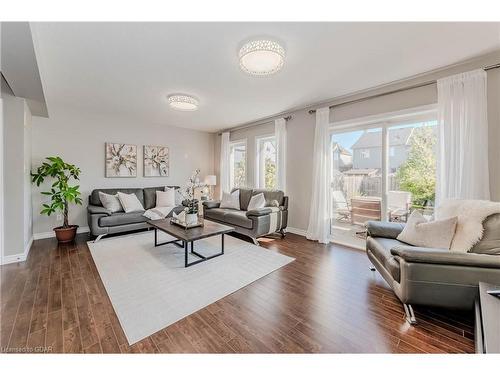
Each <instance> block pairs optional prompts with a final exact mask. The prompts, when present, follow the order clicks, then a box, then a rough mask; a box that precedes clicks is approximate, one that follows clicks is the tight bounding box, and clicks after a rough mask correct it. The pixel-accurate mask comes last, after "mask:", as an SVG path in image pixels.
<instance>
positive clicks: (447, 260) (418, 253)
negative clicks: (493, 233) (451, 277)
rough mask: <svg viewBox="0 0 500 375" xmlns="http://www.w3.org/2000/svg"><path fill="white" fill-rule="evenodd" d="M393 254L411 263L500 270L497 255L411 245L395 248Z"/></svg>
mask: <svg viewBox="0 0 500 375" xmlns="http://www.w3.org/2000/svg"><path fill="white" fill-rule="evenodd" d="M391 254H392V255H397V256H399V257H400V258H402V259H404V260H405V261H406V262H410V263H432V264H446V265H453V266H468V267H481V268H498V269H500V256H496V255H487V254H474V253H457V252H453V251H449V250H446V249H432V248H427V247H415V246H410V245H398V246H394V247H393V248H392V249H391Z"/></svg>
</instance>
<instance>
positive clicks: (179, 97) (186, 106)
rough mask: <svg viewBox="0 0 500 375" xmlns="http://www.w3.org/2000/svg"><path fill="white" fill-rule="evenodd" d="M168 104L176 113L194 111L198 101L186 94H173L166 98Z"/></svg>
mask: <svg viewBox="0 0 500 375" xmlns="http://www.w3.org/2000/svg"><path fill="white" fill-rule="evenodd" d="M168 104H169V105H170V107H172V108H173V109H176V110H178V111H196V110H197V109H198V105H199V102H198V99H196V98H194V97H192V96H191V95H186V94H175V95H170V96H169V97H168Z"/></svg>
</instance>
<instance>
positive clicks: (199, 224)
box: [170, 217, 203, 229]
mask: <svg viewBox="0 0 500 375" xmlns="http://www.w3.org/2000/svg"><path fill="white" fill-rule="evenodd" d="M170 223H171V224H175V225H178V226H180V227H182V228H184V229H191V228H197V227H202V226H203V221H202V220H200V219H198V221H197V222H196V223H193V224H187V223H186V222H185V221H180V220H179V219H177V218H174V217H173V218H171V219H170Z"/></svg>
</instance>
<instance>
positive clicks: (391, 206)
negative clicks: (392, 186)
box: [387, 190, 412, 222]
mask: <svg viewBox="0 0 500 375" xmlns="http://www.w3.org/2000/svg"><path fill="white" fill-rule="evenodd" d="M411 198H412V197H411V193H410V192H409V191H399V190H391V191H389V192H388V194H387V211H388V214H389V221H396V222H406V221H407V220H408V215H409V214H410V208H411Z"/></svg>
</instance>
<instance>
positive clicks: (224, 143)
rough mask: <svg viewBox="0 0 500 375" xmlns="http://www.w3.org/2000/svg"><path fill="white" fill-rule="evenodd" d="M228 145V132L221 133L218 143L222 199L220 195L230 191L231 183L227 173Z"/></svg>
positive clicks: (228, 166) (229, 151)
mask: <svg viewBox="0 0 500 375" xmlns="http://www.w3.org/2000/svg"><path fill="white" fill-rule="evenodd" d="M230 153H231V150H230V145H229V132H224V133H222V136H221V141H220V197H221V198H222V193H228V192H229V191H230V190H231V181H230V173H229V168H230V165H229V157H230Z"/></svg>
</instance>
